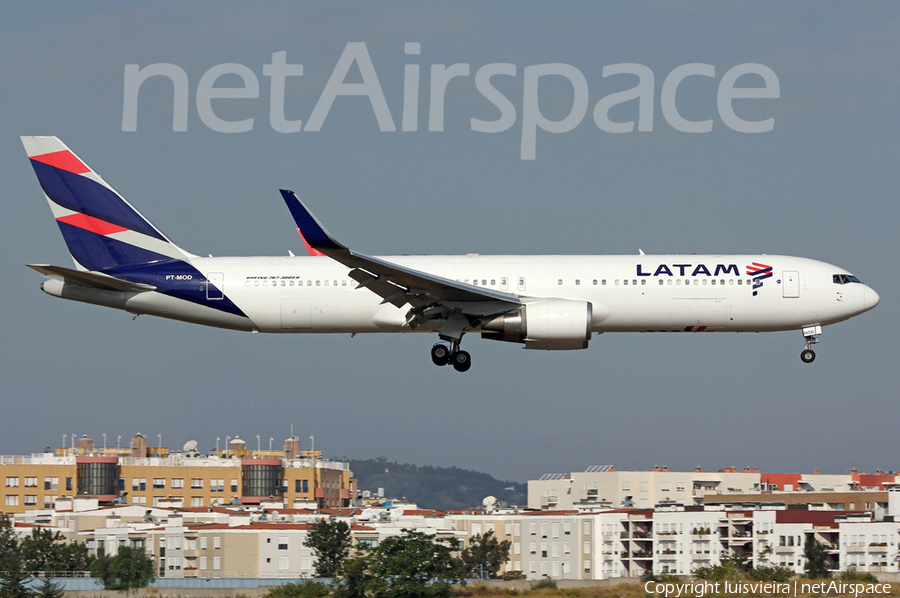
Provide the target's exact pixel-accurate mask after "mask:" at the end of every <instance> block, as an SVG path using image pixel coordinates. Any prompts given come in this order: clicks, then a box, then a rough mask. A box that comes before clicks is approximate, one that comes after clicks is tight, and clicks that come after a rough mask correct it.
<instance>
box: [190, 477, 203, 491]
mask: <svg viewBox="0 0 900 598" xmlns="http://www.w3.org/2000/svg"><path fill="white" fill-rule="evenodd" d="M191 488H192V489H194V490H197V489H201V488H203V480H202V479H200V478H192V479H191Z"/></svg>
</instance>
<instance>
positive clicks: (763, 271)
mask: <svg viewBox="0 0 900 598" xmlns="http://www.w3.org/2000/svg"><path fill="white" fill-rule="evenodd" d="M747 275H748V276H750V277H751V278H753V296H754V297H756V293H757V289H759V288H760V287H761V286H763V281H764V280H765V279H767V278H771V277H772V266H767V265H765V264H760V263H758V262H753V263H752V264H751V265H749V266H747Z"/></svg>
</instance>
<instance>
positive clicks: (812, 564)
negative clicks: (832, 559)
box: [803, 535, 831, 579]
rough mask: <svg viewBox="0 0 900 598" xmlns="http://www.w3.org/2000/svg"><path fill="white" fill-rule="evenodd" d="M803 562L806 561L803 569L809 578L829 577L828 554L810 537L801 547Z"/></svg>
mask: <svg viewBox="0 0 900 598" xmlns="http://www.w3.org/2000/svg"><path fill="white" fill-rule="evenodd" d="M803 560H805V561H806V564H805V565H803V568H804V569H805V570H806V574H807V575H808V576H809V577H810V578H812V579H818V578H820V577H831V571H829V570H828V553H827V552H825V547H824V546H823V545H822V544H820V543H819V542H818V540H816V539H815V538H814V537H813V536H812V535H809V536H807V537H806V543H805V544H804V545H803Z"/></svg>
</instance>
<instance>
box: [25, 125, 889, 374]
mask: <svg viewBox="0 0 900 598" xmlns="http://www.w3.org/2000/svg"><path fill="white" fill-rule="evenodd" d="M22 142H23V143H24V145H25V150H26V152H27V154H28V157H29V158H30V160H31V165H32V166H33V167H34V171H35V173H36V174H37V178H38V181H39V182H40V185H41V188H42V189H43V191H44V195H45V196H46V198H47V201H48V202H49V203H50V209H51V211H52V212H53V217H54V218H55V219H56V222H57V224H58V225H59V229H60V232H62V235H63V238H64V239H65V242H66V245H67V246H68V249H69V253H70V254H71V256H72V259H73V260H74V261H75V269H72V268H64V267H61V266H50V265H36V264H30V265H29V267H31V268H33V269H35V270H37V271H38V272H40V273H41V274H43V275H44V276H46V277H47V278H48V280H46V281H44V283H43V284H42V285H41V289H43V290H44V292H46V293H48V294H50V295H53V296H55V297H62V298H64V299H72V300H74V301H83V302H85V303H94V304H97V305H104V306H106V307H112V308H115V309H121V310H124V311H127V312H130V313H132V314H134V315H135V316H137V315H139V314H150V315H155V316H161V317H164V318H172V319H175V320H182V321H185V322H193V323H195V324H203V325H206V326H217V327H219V328H229V329H232V330H244V331H250V332H280V333H328V332H330V333H335V332H338V333H354V334H355V333H363V332H432V333H437V334H438V336H439V338H440V341H442V342H438V343H437V344H435V345H434V346H433V347H432V349H431V359H432V361H433V362H434V363H435V364H437V365H440V366H442V365H447V364H452V365H453V367H454V368H455V369H456V370H458V371H461V372H464V371H466V370H468V369H469V367H470V365H471V358H470V355H469V354H468V353H467V352H466V351H463V350H461V349H460V341H461V340H462V338H463V335H464V334H466V333H468V332H477V333H481V336H482V338H486V339H492V340H498V341H506V342H511V343H520V344H523V345H524V346H525V348H526V349H544V350H557V349H585V348H587V346H588V341H589V340H590V338H591V335H592V334H594V333H596V334H600V333H603V332H716V331H718V332H768V331H777V330H800V331H802V333H803V337H804V340H805V349H804V350H803V351H802V352H801V354H800V358H801V359H802V360H803V361H804V362H806V363H810V362H812V361H813V360H814V359H815V357H816V354H815V352H814V351H813V350H812V345H813V344H815V343H817V342H818V338H817V335H819V334H821V332H822V326H824V325H827V324H834V323H836V322H841V321H843V320H847V319H849V318H852V317H853V316H856V315H859V314H861V313H863V312H865V311H868V310H870V309H872V308H873V307H875V306H876V305H878V301H879V297H878V294H877V293H876V292H875V291H874V290H872V289H871V288H869V287H868V286H866V285H865V284H863V283H861V282H860V281H859V279H857V278H856V277H855V276H853V275H852V274H850V273H849V272H847V271H846V270H844V269H843V268H839V267H837V266H833V265H831V264H826V263H824V262H820V261H815V260H811V259H806V258H799V257H788V256H780V255H703V256H701V255H686V256H677V255H676V256H669V255H665V256H662V255H660V256H654V255H644V254H643V253H641V254H640V255H634V256H621V255H596V256H591V255H501V256H486V255H477V254H469V255H460V256H408V255H403V256H388V257H371V256H368V255H365V254H362V253H357V252H356V251H352V250H350V249H348V248H347V247H345V246H344V245H342V244H340V243H338V242H337V241H336V240H335V239H334V237H332V236H331V235H330V234H329V233H328V232H327V231H326V230H325V228H324V227H323V226H322V225H321V224H320V223H319V221H318V220H317V219H316V218H315V216H313V215H312V213H311V212H310V211H309V210H308V209H307V208H306V206H305V205H304V204H303V203H302V202H301V201H300V200H299V199H298V198H297V196H296V195H294V193H293V192H291V191H285V190H282V191H281V194H282V196H283V198H284V201H285V203H287V206H288V208H289V210H290V212H291V215H292V216H293V218H294V221H295V223H296V226H297V229H298V232H299V233H300V235H301V237H302V238H303V240H304V243H305V244H306V245H307V250H308V253H309V254H310V255H308V256H295V255H293V254H290V255H289V256H285V257H201V256H199V255H194V254H192V253H189V252H187V251H185V250H184V249H181V248H180V247H178V246H177V245H175V244H174V243H173V242H172V241H170V240H169V239H168V237H166V236H165V235H164V234H163V233H162V232H161V231H160V230H159V229H158V228H156V227H155V226H153V224H151V223H150V221H149V220H147V219H146V218H144V217H143V216H142V215H141V214H140V213H139V212H138V211H137V210H135V209H134V208H133V207H132V206H131V205H130V204H129V203H128V202H127V201H125V199H124V198H123V197H122V196H121V195H119V194H118V193H117V192H116V191H115V190H114V189H113V188H112V187H110V186H109V185H108V184H107V183H106V182H105V181H104V180H103V179H102V178H101V177H100V176H99V175H98V174H97V173H95V172H94V171H93V170H92V169H91V168H90V167H88V166H87V165H86V164H85V163H84V162H83V161H82V160H81V159H80V158H78V156H76V155H75V154H74V153H73V152H72V151H71V150H70V149H69V148H68V147H66V146H65V145H64V144H63V143H62V141H60V140H59V139H57V138H56V137H22Z"/></svg>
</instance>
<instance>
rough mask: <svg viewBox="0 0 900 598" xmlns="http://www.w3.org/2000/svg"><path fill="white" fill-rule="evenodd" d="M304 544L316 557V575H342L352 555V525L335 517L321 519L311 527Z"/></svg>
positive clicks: (335, 576) (331, 576) (331, 577)
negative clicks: (344, 565)
mask: <svg viewBox="0 0 900 598" xmlns="http://www.w3.org/2000/svg"><path fill="white" fill-rule="evenodd" d="M304 544H305V545H306V546H307V547H308V548H310V549H311V550H312V553H313V554H314V555H315V557H316V565H315V568H316V577H325V578H329V579H335V578H337V577H340V574H341V568H342V567H343V564H344V561H345V560H346V559H347V557H348V556H350V546H351V540H350V526H349V525H347V524H346V523H345V522H343V521H337V520H335V519H320V520H318V521H317V522H315V523H314V524H312V525H311V526H310V528H309V532H307V534H306V541H305V542H304Z"/></svg>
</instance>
